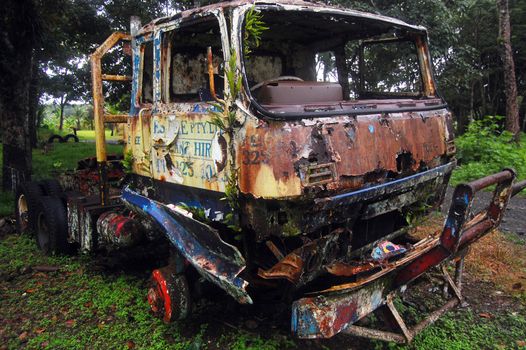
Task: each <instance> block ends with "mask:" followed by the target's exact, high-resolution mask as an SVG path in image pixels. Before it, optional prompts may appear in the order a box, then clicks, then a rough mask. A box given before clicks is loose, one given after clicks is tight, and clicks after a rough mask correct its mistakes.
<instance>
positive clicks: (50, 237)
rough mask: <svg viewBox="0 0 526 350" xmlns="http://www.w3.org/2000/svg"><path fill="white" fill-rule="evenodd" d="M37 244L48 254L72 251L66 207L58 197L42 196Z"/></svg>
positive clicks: (38, 217) (38, 216)
mask: <svg viewBox="0 0 526 350" xmlns="http://www.w3.org/2000/svg"><path fill="white" fill-rule="evenodd" d="M36 231H37V244H38V247H39V248H40V250H41V251H42V252H43V253H44V254H46V255H52V254H66V253H69V252H70V249H69V248H70V246H69V243H68V222H67V215H66V208H65V207H64V204H62V201H61V200H60V199H59V198H57V197H49V196H43V197H41V198H40V201H39V207H38V214H37V229H36Z"/></svg>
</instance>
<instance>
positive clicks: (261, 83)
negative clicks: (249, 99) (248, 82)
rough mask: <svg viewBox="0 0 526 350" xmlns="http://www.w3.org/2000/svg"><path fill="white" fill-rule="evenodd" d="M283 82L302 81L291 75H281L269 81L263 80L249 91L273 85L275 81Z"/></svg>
mask: <svg viewBox="0 0 526 350" xmlns="http://www.w3.org/2000/svg"><path fill="white" fill-rule="evenodd" d="M283 80H295V81H303V79H301V78H299V77H295V76H293V75H282V76H280V77H276V78H272V79H269V80H264V81H262V82H260V83H257V84H256V85H254V86H252V87H251V88H250V91H255V90H257V89H259V88H260V87H262V86H263V85H267V84H270V83H273V82H275V81H283Z"/></svg>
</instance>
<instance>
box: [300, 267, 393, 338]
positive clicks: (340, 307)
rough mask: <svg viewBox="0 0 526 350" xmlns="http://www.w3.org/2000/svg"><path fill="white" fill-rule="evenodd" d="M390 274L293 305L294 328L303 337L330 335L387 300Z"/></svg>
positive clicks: (308, 298)
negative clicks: (352, 287) (354, 287)
mask: <svg viewBox="0 0 526 350" xmlns="http://www.w3.org/2000/svg"><path fill="white" fill-rule="evenodd" d="M389 283H390V277H389V276H387V277H385V278H383V279H380V280H377V281H375V282H373V283H371V284H369V285H367V286H365V287H362V288H360V289H357V290H352V291H349V292H346V293H333V294H332V295H331V294H329V295H319V296H316V297H307V298H302V299H299V300H296V301H295V302H294V303H293V304H292V317H291V330H292V334H294V335H295V336H297V337H299V338H304V339H315V338H330V337H332V336H334V335H335V334H338V333H340V332H342V331H344V330H345V329H346V328H347V327H348V326H350V325H352V324H353V323H355V322H356V321H358V320H360V319H361V318H363V317H365V316H367V315H368V314H370V313H371V312H373V311H374V310H376V309H377V308H378V307H380V306H381V305H383V304H384V303H385V300H386V299H385V297H386V294H387V292H388V288H387V286H388V285H389Z"/></svg>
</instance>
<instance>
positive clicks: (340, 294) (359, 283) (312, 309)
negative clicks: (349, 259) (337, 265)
mask: <svg viewBox="0 0 526 350" xmlns="http://www.w3.org/2000/svg"><path fill="white" fill-rule="evenodd" d="M514 178H515V173H514V172H513V170H504V171H502V172H500V173H497V174H494V175H491V176H488V177H485V178H482V179H480V180H477V181H473V182H471V183H468V184H462V185H458V186H457V187H456V189H455V192H454V195H453V199H452V203H451V207H450V209H449V214H448V217H447V219H446V221H445V223H444V228H443V230H442V232H441V233H437V234H436V235H434V236H429V237H426V238H424V239H422V240H421V241H419V242H417V243H416V244H414V245H413V246H412V247H411V248H410V249H408V251H407V252H406V253H405V255H403V256H402V257H400V256H398V257H397V258H396V259H394V260H392V261H388V262H386V263H383V264H381V266H379V267H380V269H368V270H369V271H372V272H371V273H368V274H364V275H359V274H357V276H356V278H355V280H354V281H353V282H351V283H347V284H342V285H337V286H333V287H331V288H329V289H327V290H324V291H321V292H319V293H318V295H313V296H312V297H305V298H302V299H299V300H297V301H295V302H294V303H293V306H292V319H291V327H292V332H293V334H294V335H296V336H298V337H299V338H329V337H332V336H333V335H335V334H337V333H340V332H347V333H352V334H355V335H361V336H366V337H373V338H379V339H383V340H392V341H398V342H403V341H410V340H411V339H412V338H413V336H414V335H415V334H416V333H417V332H418V331H420V330H422V329H423V328H424V327H425V326H426V325H428V324H430V323H432V322H433V321H434V320H436V319H437V318H438V317H439V316H440V315H441V314H443V313H444V312H446V311H447V310H448V309H450V308H452V307H454V306H455V305H457V304H458V303H459V302H460V301H461V299H462V296H461V292H460V290H461V289H460V278H461V277H460V275H461V268H460V272H459V273H458V276H457V278H456V280H457V282H453V280H452V279H451V278H449V275H447V272H445V271H444V273H445V275H446V280H448V281H449V282H450V287H451V288H452V289H453V291H454V292H455V293H454V294H455V298H453V299H451V300H449V301H448V302H447V303H446V304H445V305H444V306H443V307H442V308H440V309H438V310H437V311H435V312H434V313H432V314H431V315H430V316H429V317H428V318H427V319H426V320H424V321H423V322H422V323H421V324H420V325H417V326H416V327H414V328H413V329H409V328H408V327H406V326H405V324H404V323H403V320H401V318H400V315H399V314H398V313H397V312H396V309H395V308H394V305H393V304H392V301H391V300H392V298H393V297H394V295H396V293H398V292H399V291H405V289H406V288H407V284H408V283H409V282H411V281H413V280H414V279H415V278H417V277H419V276H420V275H422V274H423V273H425V272H426V271H428V270H429V269H430V268H432V267H434V266H437V265H439V264H441V263H442V262H444V261H447V260H451V259H453V258H457V257H460V258H462V257H463V255H464V253H465V252H466V248H467V247H468V246H469V245H470V244H472V243H474V242H475V241H476V240H478V239H479V238H481V237H482V236H484V235H485V234H487V233H488V232H491V231H492V230H493V229H495V228H496V227H497V226H498V225H499V223H500V221H501V219H502V215H503V213H504V211H505V209H506V206H507V204H508V201H509V198H510V197H511V196H513V195H515V194H517V193H518V192H520V191H522V190H523V189H524V188H526V181H522V182H519V183H517V184H515V185H513V180H514ZM491 185H496V188H495V191H494V194H493V198H492V200H491V202H490V203H489V205H488V207H487V208H486V209H485V210H483V211H481V212H479V213H477V214H476V215H474V216H473V218H472V219H470V220H468V218H469V217H470V214H471V204H472V202H473V198H474V195H475V193H476V192H478V191H480V190H481V189H483V188H486V187H488V186H491ZM356 271H360V269H356ZM384 305H385V306H387V308H388V309H389V310H391V312H392V313H393V316H394V318H395V319H397V321H398V319H400V320H399V328H400V330H401V331H402V335H400V334H396V333H392V332H384V331H378V330H371V329H366V328H363V327H357V326H353V323H355V322H356V321H358V320H360V319H361V318H363V317H365V316H367V315H368V314H370V313H371V312H373V311H374V310H376V309H378V308H379V307H381V306H384Z"/></svg>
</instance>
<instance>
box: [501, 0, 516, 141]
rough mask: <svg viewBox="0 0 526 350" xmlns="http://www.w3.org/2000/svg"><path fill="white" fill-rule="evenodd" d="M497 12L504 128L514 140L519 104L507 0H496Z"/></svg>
mask: <svg viewBox="0 0 526 350" xmlns="http://www.w3.org/2000/svg"><path fill="white" fill-rule="evenodd" d="M497 9H498V12H499V43H500V45H501V50H500V55H501V57H502V63H503V65H504V84H505V86H506V88H505V91H506V130H508V131H509V132H511V133H512V134H513V136H514V139H515V141H518V139H519V131H520V128H519V106H518V105H517V81H516V79H515V63H514V61H513V51H512V49H511V28H510V12H509V8H508V0H497Z"/></svg>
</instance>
